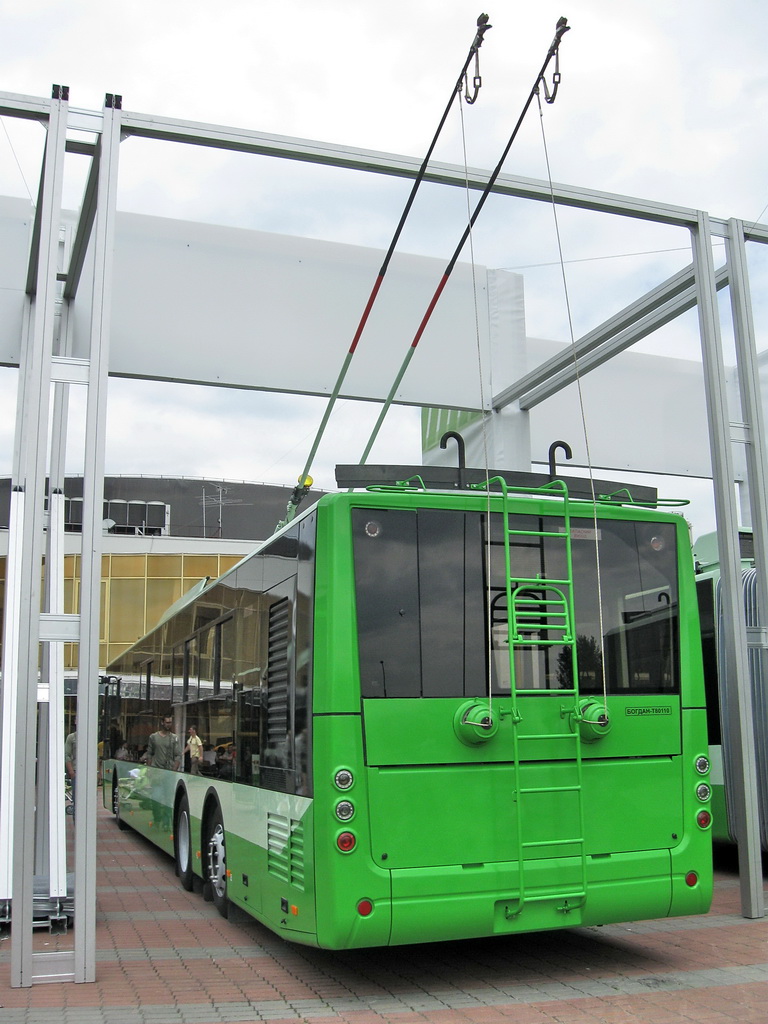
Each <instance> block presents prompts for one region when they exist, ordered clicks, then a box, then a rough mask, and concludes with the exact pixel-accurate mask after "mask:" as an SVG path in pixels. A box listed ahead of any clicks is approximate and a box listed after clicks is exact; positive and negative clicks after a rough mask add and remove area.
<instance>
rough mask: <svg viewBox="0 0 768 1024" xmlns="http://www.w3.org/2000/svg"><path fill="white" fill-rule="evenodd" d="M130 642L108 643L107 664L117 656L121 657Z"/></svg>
mask: <svg viewBox="0 0 768 1024" xmlns="http://www.w3.org/2000/svg"><path fill="white" fill-rule="evenodd" d="M130 646H131V645H130V644H108V645H107V664H108V665H109V664H110V662H113V661H114V660H115V658H119V657H120V655H121V654H122V653H123V651H127V650H128V648H129V647H130Z"/></svg>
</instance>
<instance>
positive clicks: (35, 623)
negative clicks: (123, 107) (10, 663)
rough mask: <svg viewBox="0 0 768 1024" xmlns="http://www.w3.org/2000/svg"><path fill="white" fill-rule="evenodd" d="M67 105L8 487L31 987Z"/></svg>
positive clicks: (60, 120)
mask: <svg viewBox="0 0 768 1024" xmlns="http://www.w3.org/2000/svg"><path fill="white" fill-rule="evenodd" d="M67 111H68V103H67V101H66V100H65V99H63V98H62V91H61V90H59V88H58V87H55V88H54V97H53V99H52V100H51V107H50V113H49V118H48V137H47V141H46V147H45V163H44V168H43V173H42V180H41V189H40V200H39V201H40V209H39V210H38V218H39V225H40V231H39V243H38V249H37V251H36V252H33V253H32V260H31V263H30V265H31V266H32V265H33V264H34V263H35V260H36V274H35V280H34V288H33V292H34V296H35V298H34V307H33V314H34V322H33V326H32V330H31V332H30V334H29V336H28V339H27V340H28V345H29V348H28V351H27V352H26V353H25V355H24V360H25V371H24V375H23V394H20V396H19V414H18V415H17V432H19V431H20V436H21V444H20V458H19V466H18V475H15V478H14V480H13V487H14V488H17V489H18V493H19V494H22V493H23V495H24V500H23V506H24V507H23V513H22V516H21V523H20V527H21V531H20V536H21V554H20V557H19V558H18V569H19V571H20V579H19V581H18V584H17V588H18V594H17V595H16V594H14V597H17V596H18V600H19V621H18V675H17V679H16V680H15V681H14V680H9V681H8V683H7V685H14V682H15V683H16V684H17V686H18V697H17V708H16V712H17V717H16V723H15V724H16V735H15V751H14V761H13V776H14V779H13V782H14V785H13V881H12V894H13V904H12V918H11V920H12V939H13V941H12V944H11V984H12V985H13V986H14V987H17V988H18V987H26V986H28V985H31V984H32V982H33V966H32V920H33V880H34V831H35V830H34V813H35V767H36V757H35V749H36V739H37V737H36V719H37V682H38V665H39V657H40V596H41V595H40V572H41V566H42V555H43V523H44V515H45V473H46V456H47V441H48V405H49V396H50V380H51V355H52V345H53V327H54V315H55V301H56V288H57V280H56V275H57V271H58V265H57V263H58V248H59V245H58V241H59V224H60V222H61V194H62V184H63V177H64V156H65V149H66V131H67Z"/></svg>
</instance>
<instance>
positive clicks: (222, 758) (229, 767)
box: [216, 743, 235, 779]
mask: <svg viewBox="0 0 768 1024" xmlns="http://www.w3.org/2000/svg"><path fill="white" fill-rule="evenodd" d="M216 764H217V765H218V768H219V778H221V779H231V778H232V772H233V770H234V767H235V745H234V743H228V744H227V746H226V747H225V746H224V744H223V743H222V744H221V746H220V747H219V748H218V753H217V755H216Z"/></svg>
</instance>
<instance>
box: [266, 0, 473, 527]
mask: <svg viewBox="0 0 768 1024" xmlns="http://www.w3.org/2000/svg"><path fill="white" fill-rule="evenodd" d="M492 27H493V26H492V25H490V24H489V23H488V15H487V14H481V15H480V16H479V17H478V19H477V26H476V32H475V36H474V39H473V40H472V45H471V46H470V48H469V53H468V54H467V58H466V60H465V61H464V65H463V67H462V69H461V72H460V73H459V77H458V79H457V80H456V84H455V85H454V87H453V88H452V90H451V96H450V99H449V100H448V103H447V105H446V107H445V110H444V111H443V115H442V117H441V118H440V121H439V124H438V126H437V130H436V131H435V134H434V135H433V137H432V141H431V143H430V145H429V148H428V149H427V152H426V154H425V156H424V159H423V160H422V162H421V165H420V167H419V170H418V172H417V174H416V177H415V179H414V182H413V185H412V186H411V191H410V193H409V195H408V199H407V200H406V203H405V206H404V208H403V212H402V213H401V215H400V220H399V221H398V224H397V227H396V228H395V232H394V234H393V236H392V240H391V241H390V243H389V248H388V249H387V252H386V255H385V257H384V261H383V263H382V265H381V269H380V270H379V273H378V275H377V277H376V280H375V281H374V284H373V288H372V289H371V293H370V295H369V296H368V301H367V302H366V304H365V308H364V309H363V313H362V316H361V317H360V321H359V323H358V325H357V329H356V331H355V334H354V337H353V338H352V343H351V345H350V346H349V350H348V352H347V354H346V356H345V358H344V361H343V363H342V367H341V370H340V371H339V375H338V377H337V378H336V383H335V384H334V386H333V390H332V392H331V395H330V398H329V399H328V404H327V405H326V408H325V412H324V413H323V417H322V419H321V421H320V426H319V427H318V429H317V432H316V434H315V439H314V441H313V443H312V446H311V448H310V451H309V455H308V456H307V460H306V463H305V464H304V469H303V471H302V473H301V475H300V476H299V480H298V484H297V486H296V487H295V488H294V491H293V494H292V495H291V499H290V501H289V502H288V508H287V510H286V518H285V520H284V521H283V523H280V524H278V525H283V524H284V523H285V522H290V520H291V519H293V517H294V515H295V514H296V509H297V508H298V506H299V503H300V502H301V500H302V498H303V497H304V496H305V495H306V494H307V492H308V490H309V487H310V486H311V484H312V480H311V478H310V476H309V471H310V469H311V468H312V463H313V461H314V458H315V455H316V454H317V449H318V447H319V445H320V440H321V438H322V436H323V433H324V432H325V428H326V426H327V424H328V420H329V419H330V416H331V413H332V412H333V408H334V406H335V404H336V401H337V399H338V397H339V394H340V392H341V387H342V385H343V383H344V380H345V379H346V376H347V371H348V370H349V366H350V364H351V362H352V359H353V357H354V355H355V351H356V349H357V346H358V343H359V341H360V338H361V336H362V333H363V331H364V329H365V325H366V324H367V322H368V318H369V316H370V313H371V310H372V309H373V305H374V303H375V302H376V298H377V296H378V294H379V290H380V288H381V285H382V283H383V281H384V277H385V275H386V273H387V269H388V267H389V263H390V261H391V259H392V256H393V254H394V251H395V248H396V246H397V243H398V241H399V239H400V235H401V234H402V231H403V228H404V226H405V222H406V220H407V219H408V215H409V214H410V212H411V207H412V206H413V202H414V200H415V198H416V193H417V192H418V190H419V186H420V185H421V183H422V181H423V180H424V176H425V174H426V172H427V167H428V165H429V161H430V160H431V158H432V153H433V152H434V149H435V146H436V145H437V142H438V139H439V138H440V135H441V133H442V130H443V127H444V125H445V122H446V121H447V119H448V115H449V113H450V111H451V108H452V107H453V104H454V102H455V101H456V98H457V96H458V97H459V98H460V97H461V93H462V89H464V91H465V98H466V101H467V102H468V103H474V102H475V101H476V100H477V96H478V92H479V89H480V86H481V84H482V81H481V78H480V67H479V50H480V47H481V46H482V44H483V39H484V37H485V33H486V32H487V31H488V30H489V29H490V28H492ZM473 58H474V60H475V75H474V80H473V86H474V94H473V95H472V97H470V95H469V83H468V81H467V70H468V68H469V65H470V63H471V62H472V59H473ZM307 481H308V482H307Z"/></svg>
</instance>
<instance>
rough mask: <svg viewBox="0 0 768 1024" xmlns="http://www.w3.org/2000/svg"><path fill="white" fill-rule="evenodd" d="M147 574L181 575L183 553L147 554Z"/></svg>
mask: <svg viewBox="0 0 768 1024" xmlns="http://www.w3.org/2000/svg"><path fill="white" fill-rule="evenodd" d="M147 576H151V577H152V578H153V579H157V578H158V577H160V576H173V577H174V578H177V579H178V578H179V577H180V576H181V555H147Z"/></svg>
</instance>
